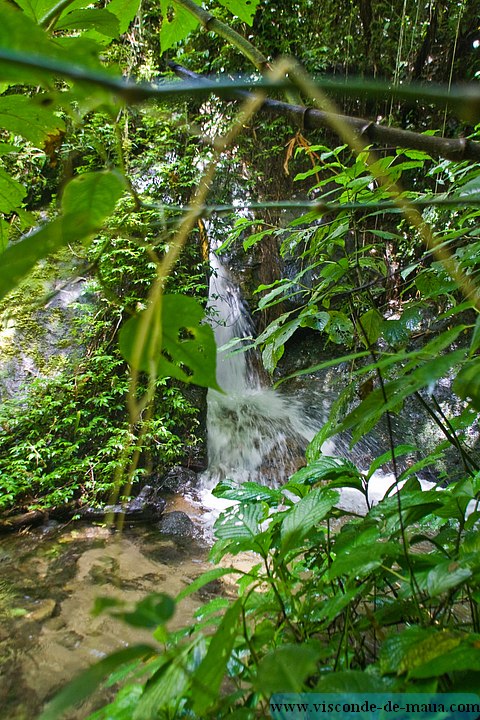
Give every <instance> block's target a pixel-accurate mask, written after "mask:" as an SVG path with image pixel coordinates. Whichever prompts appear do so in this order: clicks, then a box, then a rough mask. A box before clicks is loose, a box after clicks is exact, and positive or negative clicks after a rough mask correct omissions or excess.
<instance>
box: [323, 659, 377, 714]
mask: <svg viewBox="0 0 480 720" xmlns="http://www.w3.org/2000/svg"><path fill="white" fill-rule="evenodd" d="M384 691H385V683H384V681H383V680H382V679H381V678H379V677H375V675H371V674H369V673H366V672H362V671H361V670H340V671H338V672H330V673H328V674H324V675H322V676H321V677H320V680H319V681H318V683H317V685H316V686H315V688H314V692H319V693H361V694H362V695H364V694H365V693H378V692H384ZM359 717H360V716H359Z"/></svg>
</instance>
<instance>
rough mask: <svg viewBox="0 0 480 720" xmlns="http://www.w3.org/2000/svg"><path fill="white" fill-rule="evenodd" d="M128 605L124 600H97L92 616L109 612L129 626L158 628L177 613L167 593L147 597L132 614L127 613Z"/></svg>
mask: <svg viewBox="0 0 480 720" xmlns="http://www.w3.org/2000/svg"><path fill="white" fill-rule="evenodd" d="M126 605H127V603H126V602H125V601H124V600H118V599H116V598H109V597H99V598H96V599H95V604H94V607H93V610H92V614H93V615H94V616H96V615H99V614H100V613H102V612H104V611H105V610H107V611H110V615H113V616H115V617H118V618H121V619H122V620H123V621H124V622H126V623H127V625H132V626H133V627H145V628H156V627H157V626H158V625H163V624H164V623H166V622H167V621H168V620H170V618H171V617H173V614H174V612H175V601H174V600H173V599H172V598H171V597H170V596H169V595H165V593H151V594H150V595H147V596H146V597H145V598H143V600H140V601H139V602H138V603H137V604H136V605H135V608H134V609H133V610H132V611H130V612H128V611H125V606H126Z"/></svg>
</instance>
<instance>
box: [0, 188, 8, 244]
mask: <svg viewBox="0 0 480 720" xmlns="http://www.w3.org/2000/svg"><path fill="white" fill-rule="evenodd" d="M0 187H1V180H0ZM0 192H1V191H0ZM9 234H10V225H9V223H8V222H7V221H6V220H4V219H3V218H0V253H3V251H4V250H5V249H6V247H7V245H8V236H9Z"/></svg>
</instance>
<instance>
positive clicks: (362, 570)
mask: <svg viewBox="0 0 480 720" xmlns="http://www.w3.org/2000/svg"><path fill="white" fill-rule="evenodd" d="M401 552H402V549H401V547H400V546H399V545H398V543H397V542H383V543H377V544H376V545H373V546H368V545H355V544H354V545H352V547H347V548H345V550H343V552H341V553H339V554H338V555H337V557H336V558H335V560H334V561H333V563H332V564H331V566H330V567H329V569H328V571H327V577H328V579H329V580H334V579H335V578H338V577H340V576H341V575H346V576H347V577H351V578H358V577H365V575H368V574H369V573H371V572H372V570H375V569H376V568H378V567H380V565H382V563H383V560H384V558H386V557H396V556H398V555H399V554H400V553H401Z"/></svg>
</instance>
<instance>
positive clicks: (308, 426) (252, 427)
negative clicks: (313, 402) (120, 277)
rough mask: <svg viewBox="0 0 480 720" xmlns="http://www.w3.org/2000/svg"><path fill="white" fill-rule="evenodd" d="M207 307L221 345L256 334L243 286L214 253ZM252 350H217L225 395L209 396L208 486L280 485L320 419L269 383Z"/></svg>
mask: <svg viewBox="0 0 480 720" xmlns="http://www.w3.org/2000/svg"><path fill="white" fill-rule="evenodd" d="M211 268H212V275H211V278H210V288H209V308H210V312H211V316H212V320H211V323H212V326H213V329H214V333H215V340H216V342H217V347H218V348H222V346H225V345H227V344H228V343H229V341H231V340H232V339H233V338H235V337H238V338H243V339H247V338H250V339H251V338H252V335H253V323H252V320H251V318H250V315H249V313H248V309H247V308H246V307H245V304H244V302H243V300H242V297H241V293H240V290H239V288H238V286H237V284H236V283H235V282H234V280H233V278H232V276H231V274H230V273H229V271H228V270H227V268H226V267H225V266H224V265H223V264H222V263H221V262H220V260H219V259H218V258H217V257H216V255H214V254H212V257H211ZM259 367H260V366H259V359H258V358H257V357H256V356H255V353H254V352H253V351H252V350H247V351H240V352H239V351H237V352H232V351H231V349H228V348H226V349H225V350H223V351H222V350H219V352H218V355H217V381H218V384H219V385H220V387H221V388H222V389H223V390H224V394H222V393H219V392H217V391H215V390H209V391H208V395H207V436H208V441H207V449H208V469H207V470H206V472H205V473H204V475H203V478H202V481H203V486H204V488H207V489H208V488H211V487H213V486H214V485H215V484H216V483H217V482H218V481H220V480H223V479H227V478H228V479H231V480H234V481H235V482H238V483H240V482H244V481H245V480H255V481H257V482H260V483H262V484H268V485H271V486H276V485H279V484H280V483H282V482H285V480H286V479H287V478H288V477H289V475H290V474H291V473H292V472H294V471H295V470H296V469H297V468H298V467H299V466H300V465H301V464H303V455H304V451H305V447H306V445H307V443H308V442H309V441H310V440H311V439H312V437H313V436H314V434H315V432H316V430H317V429H318V423H315V422H314V421H313V420H311V419H309V418H308V415H307V412H306V410H305V408H304V407H303V406H302V403H300V401H299V400H297V399H295V398H293V397H291V396H288V395H284V394H282V393H280V392H278V391H276V390H274V389H272V388H270V387H266V386H265V383H264V382H263V381H262V378H261V374H260V371H259Z"/></svg>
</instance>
